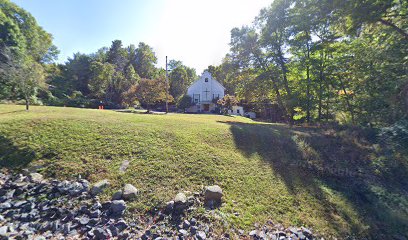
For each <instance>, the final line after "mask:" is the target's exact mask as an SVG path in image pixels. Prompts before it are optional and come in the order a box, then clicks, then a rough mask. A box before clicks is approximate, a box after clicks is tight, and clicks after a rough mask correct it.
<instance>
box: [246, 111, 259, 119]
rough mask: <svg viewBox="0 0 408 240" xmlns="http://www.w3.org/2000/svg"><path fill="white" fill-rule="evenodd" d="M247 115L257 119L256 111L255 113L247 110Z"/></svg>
mask: <svg viewBox="0 0 408 240" xmlns="http://www.w3.org/2000/svg"><path fill="white" fill-rule="evenodd" d="M245 117H247V118H250V119H255V118H256V113H254V112H245Z"/></svg>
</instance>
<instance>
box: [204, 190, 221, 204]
mask: <svg viewBox="0 0 408 240" xmlns="http://www.w3.org/2000/svg"><path fill="white" fill-rule="evenodd" d="M222 196H223V194H222V189H221V188H220V186H218V185H214V186H208V187H206V188H205V191H204V204H205V205H207V206H209V205H213V204H215V205H220V204H221V198H222Z"/></svg>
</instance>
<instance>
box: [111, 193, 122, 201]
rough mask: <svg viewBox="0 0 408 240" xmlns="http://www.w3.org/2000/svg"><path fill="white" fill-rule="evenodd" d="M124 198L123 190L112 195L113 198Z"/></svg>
mask: <svg viewBox="0 0 408 240" xmlns="http://www.w3.org/2000/svg"><path fill="white" fill-rule="evenodd" d="M121 199H122V191H117V192H115V193H114V194H113V195H112V201H113V200H121Z"/></svg>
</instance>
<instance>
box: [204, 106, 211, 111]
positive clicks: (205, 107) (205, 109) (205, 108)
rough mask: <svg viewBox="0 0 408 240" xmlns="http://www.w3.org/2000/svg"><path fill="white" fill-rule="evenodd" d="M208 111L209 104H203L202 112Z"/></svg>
mask: <svg viewBox="0 0 408 240" xmlns="http://www.w3.org/2000/svg"><path fill="white" fill-rule="evenodd" d="M209 111H210V104H204V112H209Z"/></svg>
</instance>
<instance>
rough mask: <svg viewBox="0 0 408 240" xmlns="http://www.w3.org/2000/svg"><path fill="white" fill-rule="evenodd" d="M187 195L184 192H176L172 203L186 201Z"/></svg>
mask: <svg viewBox="0 0 408 240" xmlns="http://www.w3.org/2000/svg"><path fill="white" fill-rule="evenodd" d="M186 201H187V197H186V195H185V194H184V193H178V194H177V195H176V197H175V198H174V204H180V203H186Z"/></svg>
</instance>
